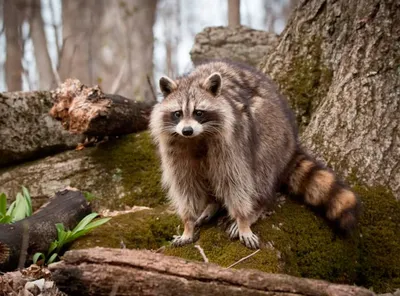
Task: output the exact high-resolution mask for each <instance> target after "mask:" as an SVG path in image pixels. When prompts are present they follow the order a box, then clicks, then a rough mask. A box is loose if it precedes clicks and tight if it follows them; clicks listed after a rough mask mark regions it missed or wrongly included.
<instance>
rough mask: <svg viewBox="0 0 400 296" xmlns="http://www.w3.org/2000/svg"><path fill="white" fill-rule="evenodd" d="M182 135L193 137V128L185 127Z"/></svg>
mask: <svg viewBox="0 0 400 296" xmlns="http://www.w3.org/2000/svg"><path fill="white" fill-rule="evenodd" d="M182 134H183V135H184V136H191V135H193V128H192V127H191V126H185V127H184V128H183V129H182Z"/></svg>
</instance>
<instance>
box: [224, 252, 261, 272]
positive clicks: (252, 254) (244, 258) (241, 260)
mask: <svg viewBox="0 0 400 296" xmlns="http://www.w3.org/2000/svg"><path fill="white" fill-rule="evenodd" d="M259 251H260V249H258V250H257V251H255V252H254V253H251V254H250V255H248V256H246V257H243V258H242V259H240V260H239V261H237V262H235V263H233V264H232V265H229V266H228V267H227V269H228V268H231V267H233V266H235V265H237V264H239V263H240V262H243V261H244V260H246V259H248V258H250V257H252V256H254V255H255V254H257V253H258V252H259Z"/></svg>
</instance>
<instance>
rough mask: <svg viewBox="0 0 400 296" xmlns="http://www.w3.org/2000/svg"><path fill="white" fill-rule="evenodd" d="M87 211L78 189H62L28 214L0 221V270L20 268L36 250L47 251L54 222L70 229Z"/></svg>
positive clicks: (53, 230) (51, 239) (88, 207)
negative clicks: (15, 220)
mask: <svg viewBox="0 0 400 296" xmlns="http://www.w3.org/2000/svg"><path fill="white" fill-rule="evenodd" d="M90 212H91V209H90V206H89V204H88V202H87V201H86V199H85V197H84V195H83V194H82V193H81V192H79V191H74V190H63V191H60V192H57V193H56V195H55V197H54V198H52V199H51V200H50V201H49V203H48V204H46V205H45V206H43V207H42V208H40V209H39V210H38V211H37V212H36V213H34V214H33V215H32V216H31V217H28V218H26V219H23V220H21V221H18V222H15V223H13V224H0V271H3V272H4V271H11V270H14V269H16V268H22V267H24V266H25V263H27V262H29V261H30V260H31V258H32V256H33V255H34V254H35V253H36V252H43V253H46V252H47V250H48V248H49V246H50V243H51V242H52V241H54V240H55V239H56V238H57V230H56V226H55V224H56V223H63V224H64V226H65V227H66V228H68V229H72V228H74V227H75V226H76V225H77V224H78V223H79V221H80V220H81V219H82V218H84V217H85V216H86V215H87V214H89V213H90Z"/></svg>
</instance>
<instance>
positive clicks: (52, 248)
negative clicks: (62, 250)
mask: <svg viewBox="0 0 400 296" xmlns="http://www.w3.org/2000/svg"><path fill="white" fill-rule="evenodd" d="M57 247H58V241H56V240H55V241H53V242H51V244H50V247H49V250H48V251H47V256H49V255H50V254H51V253H52V252H53V251H54V250H55V249H56V248H57Z"/></svg>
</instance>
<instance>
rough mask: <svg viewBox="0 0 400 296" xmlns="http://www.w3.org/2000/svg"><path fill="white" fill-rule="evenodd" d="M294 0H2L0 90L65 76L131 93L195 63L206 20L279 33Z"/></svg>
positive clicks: (143, 93)
mask: <svg viewBox="0 0 400 296" xmlns="http://www.w3.org/2000/svg"><path fill="white" fill-rule="evenodd" d="M296 1H297V0H252V1H239V0H217V1H213V0H199V1H183V0H0V91H16V90H24V91H27V90H38V89H40V90H47V89H52V88H54V87H55V86H56V85H57V84H59V83H60V82H61V81H63V80H64V79H66V78H68V77H75V78H78V79H80V80H81V81H82V82H83V83H85V84H88V85H93V84H99V85H100V86H101V87H102V89H103V90H104V91H105V92H109V93H118V94H121V95H123V96H126V97H128V98H136V99H139V100H141V99H146V98H149V97H151V96H152V95H151V93H150V88H149V85H148V78H149V79H150V81H151V82H152V83H153V84H154V82H155V81H157V79H158V78H159V77H160V76H161V75H164V74H167V75H170V76H175V75H178V74H182V73H183V72H185V71H187V70H188V69H189V68H190V66H191V61H190V56H189V51H190V49H191V47H192V45H193V41H194V36H195V34H197V33H198V32H200V31H201V30H203V29H204V27H207V26H226V25H228V24H229V25H233V26H234V25H238V24H241V25H245V26H249V27H251V28H255V29H260V30H266V31H270V32H275V33H277V34H279V33H280V32H281V31H282V30H283V28H284V26H285V24H286V21H287V18H288V16H289V14H290V11H291V9H293V6H294V3H295V2H296Z"/></svg>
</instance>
